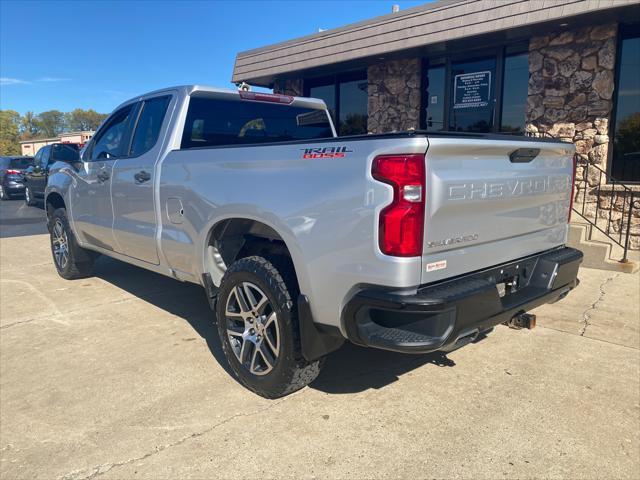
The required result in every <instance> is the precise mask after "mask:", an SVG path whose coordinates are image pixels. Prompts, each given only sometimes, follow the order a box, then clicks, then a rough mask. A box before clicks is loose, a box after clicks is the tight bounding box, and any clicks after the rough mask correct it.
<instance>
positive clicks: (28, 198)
mask: <svg viewBox="0 0 640 480" xmlns="http://www.w3.org/2000/svg"><path fill="white" fill-rule="evenodd" d="M24 201H25V203H26V204H27V205H29V206H30V207H33V206H34V205H35V204H36V197H34V196H33V190H31V187H30V186H29V185H27V187H26V188H25V189H24Z"/></svg>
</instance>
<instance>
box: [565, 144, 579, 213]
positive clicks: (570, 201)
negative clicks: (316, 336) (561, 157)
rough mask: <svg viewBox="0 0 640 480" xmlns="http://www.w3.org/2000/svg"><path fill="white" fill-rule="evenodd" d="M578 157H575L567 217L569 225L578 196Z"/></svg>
mask: <svg viewBox="0 0 640 480" xmlns="http://www.w3.org/2000/svg"><path fill="white" fill-rule="evenodd" d="M577 160H578V159H577V155H574V156H573V171H572V172H571V186H570V187H569V192H570V193H569V194H570V198H569V214H568V215H567V223H571V212H572V210H573V197H574V195H575V194H576V192H575V188H576V168H577V163H578V161H577Z"/></svg>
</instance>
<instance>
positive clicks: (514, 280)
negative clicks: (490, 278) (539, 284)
mask: <svg viewBox="0 0 640 480" xmlns="http://www.w3.org/2000/svg"><path fill="white" fill-rule="evenodd" d="M518 287H519V277H518V276H517V275H516V276H514V277H509V278H505V279H504V281H502V282H498V283H496V289H497V290H498V296H499V297H500V298H504V297H506V296H507V295H511V294H512V293H516V292H517V291H518Z"/></svg>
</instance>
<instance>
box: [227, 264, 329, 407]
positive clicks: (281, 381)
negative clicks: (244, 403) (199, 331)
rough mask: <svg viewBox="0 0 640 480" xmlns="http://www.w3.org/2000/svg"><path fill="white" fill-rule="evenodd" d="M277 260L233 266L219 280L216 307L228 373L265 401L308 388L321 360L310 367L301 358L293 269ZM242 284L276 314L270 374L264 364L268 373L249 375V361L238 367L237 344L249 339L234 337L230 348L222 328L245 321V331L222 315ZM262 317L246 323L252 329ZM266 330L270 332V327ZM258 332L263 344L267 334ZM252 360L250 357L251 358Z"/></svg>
mask: <svg viewBox="0 0 640 480" xmlns="http://www.w3.org/2000/svg"><path fill="white" fill-rule="evenodd" d="M278 260H279V258H273V259H270V260H267V259H266V258H263V257H259V256H252V257H246V258H242V259H240V260H238V261H236V262H234V263H233V264H232V265H231V266H230V267H229V268H228V270H227V271H226V273H225V275H224V277H223V278H222V282H221V284H220V290H219V292H218V300H217V304H216V305H217V311H216V314H217V318H218V322H217V324H218V334H219V335H220V342H221V344H222V349H223V351H224V354H225V356H226V357H227V361H228V362H229V365H230V366H231V370H232V371H233V373H234V374H235V376H236V377H237V378H238V380H239V381H240V383H242V384H243V385H244V386H245V387H247V388H248V389H249V390H251V391H253V392H255V393H257V394H258V395H260V396H262V397H265V398H279V397H283V396H285V395H288V394H290V393H293V392H295V391H296V390H300V389H301V388H303V387H305V386H307V385H308V384H309V383H311V382H312V381H313V380H315V378H316V377H317V376H318V374H319V373H320V369H321V367H322V364H323V363H324V362H323V360H317V361H315V362H311V363H310V362H307V361H306V360H305V359H304V358H303V357H302V354H301V352H300V337H299V327H298V315H297V302H296V301H295V300H296V299H297V295H298V286H297V281H296V278H295V273H294V271H293V268H292V267H290V265H289V264H290V262H288V260H287V259H281V260H282V261H278ZM274 263H276V264H278V268H276V267H275V266H274ZM246 284H249V285H250V286H251V285H252V286H254V287H258V289H259V290H258V291H259V294H260V293H264V294H265V295H266V297H267V299H268V302H269V305H268V306H267V307H263V308H267V309H268V311H269V312H271V313H275V315H276V320H277V321H276V322H275V328H276V329H277V332H278V340H277V343H278V345H279V347H278V353H277V354H276V355H275V359H274V360H275V361H274V362H273V365H272V366H271V369H270V370H268V368H269V364H268V363H266V362H264V361H263V362H262V363H263V364H265V365H266V367H265V368H264V369H263V370H264V371H267V373H262V374H255V373H252V372H251V369H252V368H253V363H251V362H253V360H251V361H250V363H251V365H250V366H247V365H246V364H243V363H241V361H240V360H239V357H242V356H243V355H242V349H240V348H239V345H240V344H242V345H243V343H242V342H249V341H248V340H247V339H245V338H244V337H242V342H241V341H240V340H239V339H238V340H236V338H238V337H234V345H233V346H232V344H231V342H232V340H231V339H230V336H229V335H228V330H227V327H228V326H234V325H233V324H234V322H235V324H238V323H240V324H241V323H242V322H244V325H245V327H244V328H248V327H247V326H246V325H247V321H246V320H244V319H242V320H240V319H238V316H239V314H236V316H231V317H229V316H227V313H226V312H227V304H228V302H236V300H237V297H234V298H235V300H234V299H230V296H231V295H232V294H233V295H235V293H234V292H235V289H236V287H240V288H242V286H243V285H246ZM260 290H261V292H260ZM245 298H247V297H245ZM254 300H255V298H254ZM238 304H239V302H238ZM230 308H231V307H230ZM256 310H258V309H256ZM264 317H266V315H264V316H262V317H258V316H257V317H256V318H255V319H251V318H250V319H249V322H256V323H255V324H254V325H257V323H258V322H259V321H260V320H259V319H260V318H262V322H263V324H264V322H268V321H267V320H266V319H265V318H264ZM270 318H271V317H270ZM267 325H268V323H267ZM242 328H243V327H240V329H242ZM261 328H265V327H261ZM270 328H274V327H273V325H272V326H271V327H270ZM245 332H246V331H245ZM262 333H263V335H264V338H263V340H262V343H263V344H265V345H266V338H267V335H268V333H267V331H266V330H263V331H262ZM236 335H237V333H236ZM257 338H258V339H259V338H260V335H257ZM247 345H249V347H247V348H253V349H254V350H253V351H255V349H258V347H257V346H256V345H257V344H254V343H247ZM239 349H240V353H238V354H236V353H235V352H236V351H237V350H239ZM258 350H259V349H258ZM270 351H271V352H273V351H275V350H273V349H272V350H270ZM236 355H239V356H236ZM260 356H261V359H262V360H266V357H264V356H262V354H261V355H260ZM253 357H255V354H254V355H253ZM272 359H273V357H272Z"/></svg>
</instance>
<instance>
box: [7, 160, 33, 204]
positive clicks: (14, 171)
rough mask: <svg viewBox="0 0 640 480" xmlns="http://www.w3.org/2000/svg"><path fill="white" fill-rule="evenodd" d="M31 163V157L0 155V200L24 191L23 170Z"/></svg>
mask: <svg viewBox="0 0 640 480" xmlns="http://www.w3.org/2000/svg"><path fill="white" fill-rule="evenodd" d="M30 165H33V158H32V157H0V200H9V199H10V198H11V197H12V196H13V195H22V194H23V193H24V179H23V176H22V174H23V172H24V170H25V169H26V168H27V167H29V166H30Z"/></svg>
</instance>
